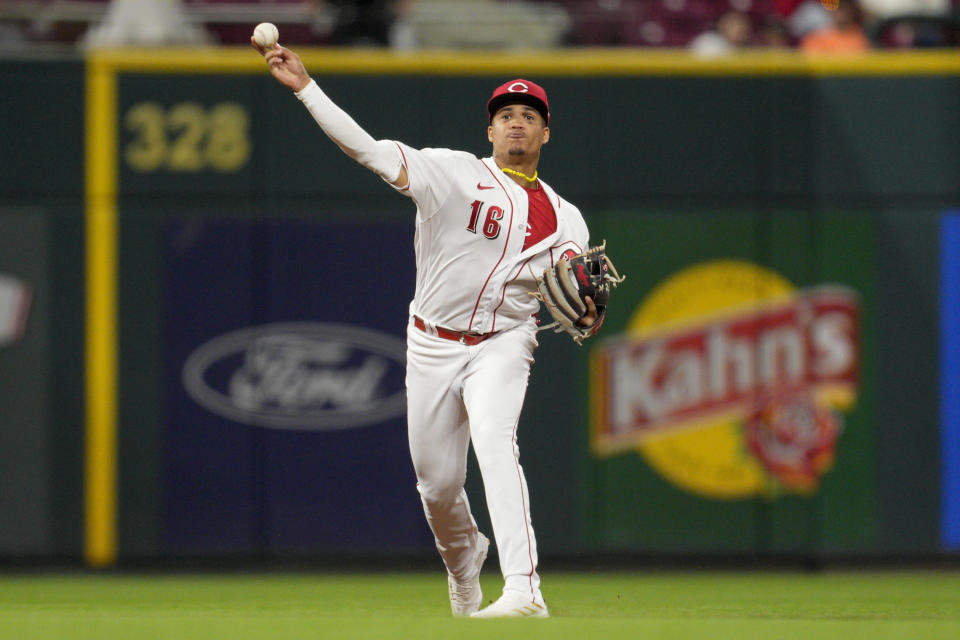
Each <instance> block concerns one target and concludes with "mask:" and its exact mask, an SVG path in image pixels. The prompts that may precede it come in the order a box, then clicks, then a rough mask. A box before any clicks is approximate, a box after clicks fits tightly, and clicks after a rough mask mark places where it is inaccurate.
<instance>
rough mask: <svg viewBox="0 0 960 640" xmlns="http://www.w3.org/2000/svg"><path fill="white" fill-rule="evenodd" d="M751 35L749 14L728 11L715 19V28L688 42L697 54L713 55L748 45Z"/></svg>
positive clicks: (751, 25)
mask: <svg viewBox="0 0 960 640" xmlns="http://www.w3.org/2000/svg"><path fill="white" fill-rule="evenodd" d="M752 37H753V24H752V23H751V22H750V16H748V15H747V14H745V13H741V12H739V11H728V12H726V13H724V14H723V15H722V16H720V18H719V19H718V20H717V26H716V29H714V30H710V31H705V32H704V33H701V34H700V35H698V36H697V37H696V38H694V39H693V40H692V41H691V42H690V49H691V50H692V51H693V52H694V53H695V54H697V55H701V56H715V55H723V54H726V53H730V52H731V51H734V50H736V49H740V48H742V47H746V46H749V45H750V43H751V39H752Z"/></svg>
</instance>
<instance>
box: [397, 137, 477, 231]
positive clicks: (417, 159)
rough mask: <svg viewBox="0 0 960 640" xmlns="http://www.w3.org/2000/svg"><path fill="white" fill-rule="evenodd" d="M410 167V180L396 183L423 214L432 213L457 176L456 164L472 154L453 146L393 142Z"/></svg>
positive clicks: (448, 192)
mask: <svg viewBox="0 0 960 640" xmlns="http://www.w3.org/2000/svg"><path fill="white" fill-rule="evenodd" d="M394 144H396V145H397V148H398V149H399V150H400V155H401V162H403V166H404V167H405V168H406V170H407V184H406V186H404V187H396V186H395V187H394V188H395V189H396V190H397V191H399V192H401V193H403V194H405V195H407V196H409V197H410V198H412V199H413V201H414V202H416V203H417V207H418V208H419V209H420V214H421V215H422V216H424V217H430V216H432V215H433V214H434V213H436V212H437V211H439V209H440V207H441V206H443V203H444V202H445V201H446V199H447V197H448V196H449V195H450V192H451V191H452V190H453V183H454V181H455V180H456V175H457V168H458V166H459V165H460V164H461V163H462V162H463V159H464V157H465V156H467V157H469V158H472V159H474V160H475V158H473V156H470V154H467V153H465V152H462V151H453V150H450V149H414V148H413V147H410V146H408V145H406V144H404V143H402V142H394Z"/></svg>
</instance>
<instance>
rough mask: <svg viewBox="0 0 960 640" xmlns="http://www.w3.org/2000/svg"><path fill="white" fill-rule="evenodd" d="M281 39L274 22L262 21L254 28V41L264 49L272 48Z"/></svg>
mask: <svg viewBox="0 0 960 640" xmlns="http://www.w3.org/2000/svg"><path fill="white" fill-rule="evenodd" d="M279 39H280V32H279V31H278V30H277V27H276V25H274V24H273V23H272V22H261V23H260V24H258V25H257V26H256V28H255V29H254V30H253V41H254V42H256V43H257V44H258V45H260V46H261V47H262V48H264V49H270V48H272V47H273V45H275V44H277V40H279Z"/></svg>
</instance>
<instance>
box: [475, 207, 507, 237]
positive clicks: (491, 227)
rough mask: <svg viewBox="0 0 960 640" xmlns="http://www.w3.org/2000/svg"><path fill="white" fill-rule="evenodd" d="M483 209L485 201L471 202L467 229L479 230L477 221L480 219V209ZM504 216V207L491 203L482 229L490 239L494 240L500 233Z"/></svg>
mask: <svg viewBox="0 0 960 640" xmlns="http://www.w3.org/2000/svg"><path fill="white" fill-rule="evenodd" d="M481 209H483V203H482V202H480V201H479V200H474V201H473V202H472V203H471V204H470V224H468V225H467V231H469V232H470V233H476V232H477V223H478V222H479V221H480V211H481ZM501 218H503V209H501V208H500V207H498V206H497V205H495V204H494V205H490V208H489V209H487V216H486V218H484V220H483V227H482V228H481V229H480V230H481V232H482V233H483V236H484V237H485V238H487V239H488V240H493V239H494V238H496V237H497V236H499V235H500V219H501Z"/></svg>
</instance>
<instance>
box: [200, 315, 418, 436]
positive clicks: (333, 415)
mask: <svg viewBox="0 0 960 640" xmlns="http://www.w3.org/2000/svg"><path fill="white" fill-rule="evenodd" d="M404 363H405V344H404V342H403V340H401V339H400V338H398V337H395V336H392V335H389V334H386V333H381V332H379V331H374V330H371V329H364V328H360V327H356V326H351V325H344V324H328V323H284V324H267V325H262V326H257V327H249V328H246V329H241V330H238V331H234V332H231V333H228V334H225V335H222V336H219V337H217V338H214V339H213V340H211V341H209V342H207V343H206V344H203V345H201V346H200V347H199V348H197V349H196V350H195V351H194V352H193V353H192V354H191V355H190V357H189V358H187V361H186V363H185V364H184V367H183V384H184V387H185V388H186V390H187V393H188V394H189V395H190V396H191V397H192V398H193V399H194V400H195V401H196V402H197V403H199V404H200V405H201V406H203V407H204V408H206V409H207V410H208V411H210V412H212V413H215V414H217V415H219V416H222V417H224V418H228V419H230V420H234V421H236V422H240V423H243V424H251V425H257V426H261V427H268V428H274V429H300V430H316V431H320V430H333V429H347V428H351V427H361V426H366V425H371V424H376V423H380V422H385V421H387V420H392V419H395V418H397V417H399V416H401V415H403V412H404V410H405V407H406V392H405V390H404V385H403V379H404Z"/></svg>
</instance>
